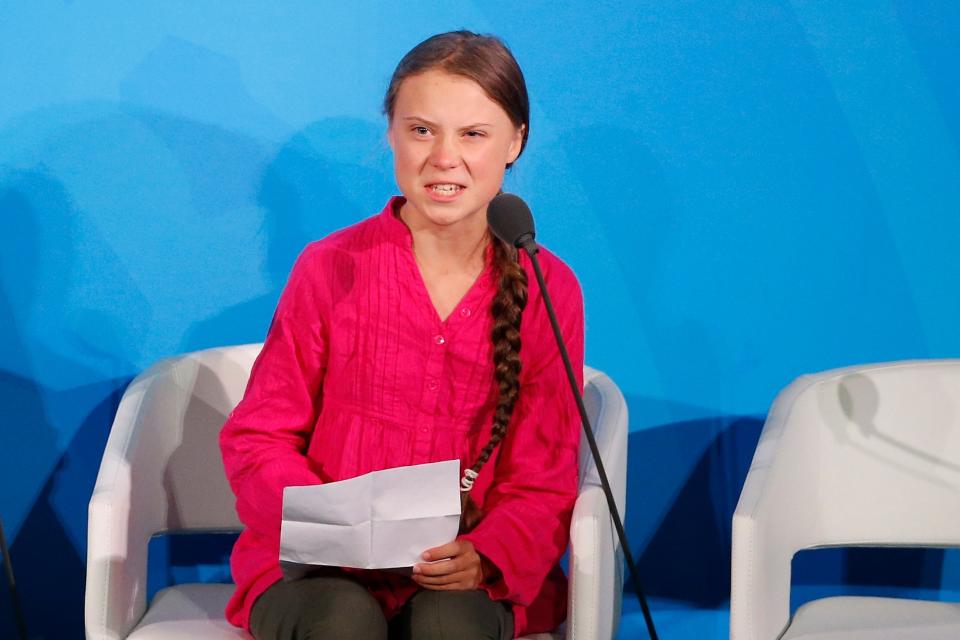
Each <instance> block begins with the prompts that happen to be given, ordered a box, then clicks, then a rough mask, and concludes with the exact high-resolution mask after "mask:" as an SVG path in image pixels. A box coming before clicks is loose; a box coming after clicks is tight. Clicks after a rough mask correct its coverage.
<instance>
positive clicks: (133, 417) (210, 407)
mask: <svg viewBox="0 0 960 640" xmlns="http://www.w3.org/2000/svg"><path fill="white" fill-rule="evenodd" d="M259 351H260V345H259V344H253V345H245V346H238V347H225V348H219V349H208V350H206V351H199V352H196V353H190V354H186V355H183V356H180V357H177V358H173V359H170V360H166V361H163V362H160V363H159V364H157V365H155V366H153V367H152V368H150V369H149V370H147V371H146V372H144V373H143V374H141V375H140V376H138V377H137V378H136V379H135V380H134V381H133V382H132V383H131V384H130V386H129V387H128V388H127V390H126V392H125V393H124V396H123V399H122V400H121V402H120V407H119V409H118V410H117V416H116V419H115V421H114V423H113V428H112V430H111V432H110V437H109V440H108V441H107V446H106V450H105V451H104V454H103V461H102V463H101V465H100V472H99V474H98V476H97V483H96V487H95V488H94V492H93V496H92V498H91V500H90V509H89V532H88V533H89V535H88V549H87V585H86V602H85V619H86V637H87V638H88V640H118V639H121V638H129V639H130V640H180V639H182V640H187V639H190V640H228V639H233V640H240V639H246V640H249V638H250V636H249V635H248V634H247V633H245V632H243V631H241V630H239V629H236V628H234V627H232V626H230V624H229V623H227V622H226V620H225V619H224V618H223V610H224V607H225V605H226V602H227V600H228V599H229V597H230V594H231V593H232V592H233V586H232V585H222V584H182V585H176V586H173V587H169V588H166V589H163V590H162V591H160V592H159V593H157V595H156V596H155V597H154V599H153V601H152V602H151V603H150V606H149V607H148V606H147V601H146V577H147V576H146V573H147V544H148V542H149V540H150V537H151V536H153V535H155V534H158V533H169V532H190V531H194V532H201V531H205V532H215V531H237V530H239V529H240V528H241V526H242V525H241V524H240V522H239V521H238V520H237V515H236V512H235V511H234V498H233V494H232V493H231V491H230V487H229V485H228V484H227V481H226V477H225V475H224V471H223V465H222V462H221V460H220V451H219V448H218V442H217V436H218V434H219V431H220V427H221V426H222V425H223V422H224V420H225V419H226V417H227V415H228V414H229V412H230V411H231V410H232V409H233V407H234V406H235V405H236V404H237V403H238V402H239V401H240V399H241V397H242V395H243V391H244V388H245V386H246V382H247V378H248V376H249V373H250V368H251V367H252V365H253V362H254V360H255V359H256V357H257V354H258V353H259ZM585 386H586V389H585V393H584V400H585V402H586V406H587V411H588V414H589V415H590V419H591V420H592V421H593V422H594V431H595V433H596V437H597V444H598V446H599V447H600V450H601V452H602V455H603V456H604V464H605V466H606V469H607V474H608V476H609V477H610V481H611V483H612V484H613V493H614V496H615V497H616V499H617V506H618V508H619V509H620V512H621V513H623V511H624V506H625V504H624V500H625V494H626V462H627V455H626V452H627V409H626V403H625V402H624V399H623V396H622V395H621V393H620V391H619V389H618V388H617V387H616V385H614V383H613V382H612V381H611V380H610V379H609V378H608V377H607V376H605V375H604V374H602V373H600V372H598V371H595V370H592V369H589V368H585ZM558 393H568V391H567V390H566V389H564V390H558ZM580 469H581V483H580V484H581V486H580V493H579V496H578V499H577V503H576V507H575V509H574V514H573V522H572V525H571V552H570V582H571V588H570V593H569V596H568V597H569V616H568V620H567V623H566V625H565V629H563V630H558V633H557V634H556V636H552V635H550V634H541V636H540V638H541V639H544V638H552V637H557V638H562V637H566V638H568V639H573V638H576V639H577V640H600V639H603V640H609V639H610V638H612V637H613V635H614V634H615V633H616V628H617V624H618V621H619V617H620V598H621V585H622V573H621V562H620V547H619V543H618V542H617V540H616V533H615V531H614V529H613V527H612V526H611V523H610V517H609V513H608V510H607V506H606V500H605V498H604V495H603V491H602V489H601V488H600V486H599V481H598V480H597V476H596V470H595V468H594V466H593V462H592V460H590V452H589V450H588V448H587V446H586V444H584V446H583V447H582V453H581V460H580Z"/></svg>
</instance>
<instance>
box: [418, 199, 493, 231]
mask: <svg viewBox="0 0 960 640" xmlns="http://www.w3.org/2000/svg"><path fill="white" fill-rule="evenodd" d="M414 204H415V206H416V208H417V210H418V212H419V213H420V215H422V216H423V217H424V218H425V219H427V220H429V221H430V222H431V223H433V224H435V225H438V226H443V227H446V226H450V225H454V224H457V223H459V222H462V221H464V220H467V219H468V218H471V217H473V216H475V215H479V214H481V213H482V210H483V205H480V204H477V203H466V202H456V203H454V202H450V203H438V202H433V201H427V202H416V203H414Z"/></svg>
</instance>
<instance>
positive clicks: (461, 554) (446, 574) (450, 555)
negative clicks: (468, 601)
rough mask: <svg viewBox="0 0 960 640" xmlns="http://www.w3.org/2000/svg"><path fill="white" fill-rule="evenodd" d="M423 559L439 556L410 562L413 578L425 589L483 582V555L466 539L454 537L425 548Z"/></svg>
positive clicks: (460, 587)
mask: <svg viewBox="0 0 960 640" xmlns="http://www.w3.org/2000/svg"><path fill="white" fill-rule="evenodd" d="M441 558H444V559H443V560H441ZM423 559H424V560H426V561H427V562H430V561H431V560H438V562H432V563H430V564H416V565H414V566H413V580H414V582H416V583H417V584H419V585H420V586H421V587H423V588H424V589H433V590H435V591H469V590H471V589H476V588H478V587H479V586H480V585H481V584H482V583H483V580H484V564H485V562H484V560H485V558H483V557H482V556H481V555H480V554H479V553H477V550H476V549H474V548H473V543H472V542H470V541H469V540H454V541H453V542H448V543H447V544H444V545H440V546H439V547H434V548H433V549H428V550H427V551H424V552H423Z"/></svg>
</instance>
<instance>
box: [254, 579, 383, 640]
mask: <svg viewBox="0 0 960 640" xmlns="http://www.w3.org/2000/svg"><path fill="white" fill-rule="evenodd" d="M250 631H251V632H252V633H253V636H254V638H256V639H257V640H306V639H307V638H309V639H310V640H321V639H322V638H338V639H339V638H343V639H345V640H347V639H354V638H355V639H357V640H361V639H363V640H366V639H368V638H369V639H370V640H387V622H386V620H385V619H384V617H383V613H382V612H381V610H380V605H379V604H377V601H376V600H374V598H373V596H372V595H370V593H369V592H368V591H367V589H366V588H365V587H364V586H363V585H361V584H360V583H358V582H357V581H356V580H354V579H353V578H351V577H350V576H348V575H347V574H345V573H342V572H333V571H331V572H328V573H324V574H321V575H312V576H308V577H305V578H301V579H299V580H293V581H290V582H285V581H284V582H278V583H276V584H274V585H273V586H272V587H270V588H269V589H267V590H266V591H265V592H264V593H263V595H262V596H260V598H258V599H257V602H256V603H255V604H254V605H253V610H252V611H251V613H250Z"/></svg>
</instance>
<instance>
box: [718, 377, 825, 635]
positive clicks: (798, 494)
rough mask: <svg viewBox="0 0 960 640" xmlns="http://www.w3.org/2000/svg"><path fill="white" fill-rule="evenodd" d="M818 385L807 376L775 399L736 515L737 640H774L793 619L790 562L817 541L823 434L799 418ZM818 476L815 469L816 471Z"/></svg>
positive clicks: (733, 629)
mask: <svg viewBox="0 0 960 640" xmlns="http://www.w3.org/2000/svg"><path fill="white" fill-rule="evenodd" d="M811 384H812V382H811V379H810V378H809V377H801V378H799V379H798V380H797V381H795V382H794V383H793V384H791V385H789V386H788V387H786V388H785V389H784V390H783V391H782V392H781V394H780V395H779V396H778V397H777V399H776V400H775V401H774V403H773V405H772V407H771V409H770V413H769V415H768V417H767V421H766V423H765V424H764V427H763V431H762V433H761V434H760V441H759V442H758V444H757V449H756V452H755V453H754V457H753V462H752V463H751V465H750V470H749V472H748V473H747V478H746V480H745V482H744V484H743V489H742V490H741V492H740V500H739V502H738V503H737V508H736V511H734V514H733V534H732V537H733V540H732V542H733V549H732V558H731V585H730V638H731V640H774V639H775V638H777V637H779V636H780V634H781V633H783V630H784V629H785V628H786V627H787V624H788V623H789V620H790V563H791V561H792V559H793V555H794V554H795V553H796V552H797V551H798V550H800V549H804V548H807V547H809V546H813V544H814V542H815V540H816V522H817V520H818V518H817V515H816V513H817V510H818V505H817V494H816V488H815V486H811V483H810V482H809V480H810V477H811V473H815V470H816V468H817V467H816V453H815V451H816V449H815V446H813V441H814V440H815V435H812V433H813V432H812V431H811V430H810V429H806V428H805V425H804V423H803V421H802V419H798V417H797V416H796V415H794V411H793V409H794V401H795V400H796V398H797V396H799V395H800V393H801V392H803V391H805V390H806V389H807V388H808V387H809V386H810V385H811ZM811 470H813V471H811Z"/></svg>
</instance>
